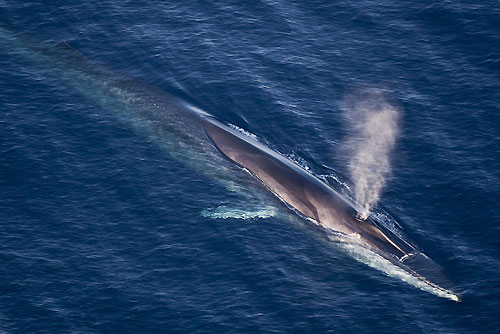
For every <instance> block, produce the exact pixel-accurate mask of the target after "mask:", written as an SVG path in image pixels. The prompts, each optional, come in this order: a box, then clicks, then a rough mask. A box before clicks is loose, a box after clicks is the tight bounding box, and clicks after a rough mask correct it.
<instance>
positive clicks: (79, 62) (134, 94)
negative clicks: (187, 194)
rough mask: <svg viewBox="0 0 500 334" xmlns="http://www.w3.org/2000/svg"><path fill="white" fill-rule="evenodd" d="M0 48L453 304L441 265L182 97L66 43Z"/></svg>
mask: <svg viewBox="0 0 500 334" xmlns="http://www.w3.org/2000/svg"><path fill="white" fill-rule="evenodd" d="M0 41H2V44H4V45H3V46H4V47H3V48H2V49H4V50H9V52H11V53H12V55H14V56H15V57H24V58H26V59H30V60H32V61H33V62H34V63H36V64H37V65H39V66H42V67H45V68H47V69H49V70H50V71H49V72H50V73H51V74H52V76H53V77H57V78H58V79H59V80H60V81H61V82H64V83H65V84H66V85H68V86H70V87H73V88H74V89H76V90H77V91H79V92H80V93H81V94H82V95H84V96H85V97H88V98H89V100H92V101H93V102H95V103H96V104H98V105H99V106H101V107H102V108H103V109H105V110H110V111H111V112H113V113H114V114H115V115H116V116H117V118H119V119H120V120H122V121H124V122H126V123H128V124H129V125H130V126H131V127H132V128H133V129H134V130H136V131H138V132H140V133H144V134H145V135H147V136H148V137H149V138H152V139H153V140H154V141H155V142H156V143H158V144H159V145H161V146H162V147H165V148H166V150H167V151H168V152H169V153H170V154H171V155H172V157H174V158H175V159H177V160H180V161H182V162H184V163H186V165H189V166H190V167H191V168H193V169H194V170H197V171H199V172H200V173H203V174H205V175H209V176H210V177H213V178H216V179H219V180H221V182H227V183H235V182H238V181H239V180H240V179H241V173H240V174H238V175H237V176H236V177H234V176H232V175H233V174H234V173H238V170H239V171H240V172H241V169H243V170H245V171H247V172H249V173H250V174H251V175H252V176H253V177H254V178H255V180H258V182H257V183H259V182H260V183H261V184H262V185H264V187H263V188H265V189H267V190H268V191H269V192H271V193H272V194H274V195H275V196H276V197H277V198H279V199H280V200H281V201H282V202H283V203H284V204H286V206H287V207H288V208H290V209H292V210H293V211H295V212H296V213H297V214H298V215H300V216H301V217H303V218H306V219H308V220H311V221H313V222H315V223H316V224H317V225H319V226H320V227H321V228H323V229H325V230H327V231H329V232H332V233H334V234H336V235H340V236H342V237H345V238H344V239H343V240H344V241H345V242H347V243H353V244H356V245H360V246H361V247H363V248H365V249H367V250H369V251H370V252H373V253H374V254H376V255H377V256H380V257H382V258H383V259H385V260H387V261H388V262H390V263H391V264H392V265H394V266H395V267H397V268H399V269H401V270H403V271H404V272H405V273H407V274H408V275H410V276H411V277H413V278H415V279H416V280H418V281H419V282H420V283H421V285H419V286H420V287H421V288H423V287H426V288H425V289H427V290H430V291H431V292H433V293H435V294H438V295H440V296H443V297H447V298H449V299H452V300H455V301H459V300H460V297H459V295H457V294H456V293H455V292H453V290H454V288H453V285H452V284H451V282H450V281H449V280H448V279H447V278H446V277H445V275H444V274H443V273H442V271H441V269H440V267H439V266H438V265H437V264H436V263H435V262H434V261H432V260H431V259H430V258H429V257H427V256H426V255H425V254H424V253H422V252H421V251H420V250H418V249H417V248H416V247H415V246H414V245H413V243H412V242H410V241H408V240H407V239H405V238H403V237H402V236H401V235H400V234H399V233H396V232H395V231H394V230H393V229H391V228H389V227H388V226H385V225H384V224H383V223H382V222H380V221H378V220H377V219H376V218H375V217H373V216H368V218H366V219H361V218H360V215H359V212H360V210H359V205H358V204H357V203H355V202H354V201H353V200H352V199H350V198H347V197H346V196H344V195H343V194H342V193H340V192H338V191H337V190H335V189H333V188H332V187H331V186H330V185H329V184H327V183H325V182H324V181H323V180H321V179H319V178H318V177H316V176H315V175H313V174H311V173H309V172H308V171H306V170H304V169H303V168H302V167H301V166H299V165H298V164H297V163H295V162H294V161H292V160H290V159H288V158H286V157H284V156H283V155H281V154H279V153H278V152H276V151H274V150H272V149H270V148H269V147H267V146H265V145H264V144H262V143H261V142H259V141H258V140H256V139H254V138H253V137H251V136H248V135H246V134H244V133H242V132H241V131H238V130H235V129H234V128H233V127H230V126H229V125H228V124H226V123H224V122H222V121H220V120H217V119H216V118H215V117H213V116H212V115H210V114H208V113H206V112H204V111H202V110H201V109H199V108H197V107H195V106H193V105H192V104H190V103H188V102H186V101H184V100H183V99H181V98H179V97H177V96H174V95H171V94H168V93H165V92H159V91H156V90H155V89H152V88H150V87H148V86H146V85H143V84H140V83H138V82H136V81H134V80H130V79H128V78H124V77H122V76H120V75H118V74H116V73H114V72H112V71H109V70H107V69H104V68H103V67H101V66H98V65H97V64H95V63H94V62H92V61H90V60H89V59H87V58H86V57H85V56H83V55H82V54H81V53H80V52H78V51H75V50H74V49H72V48H71V47H70V46H69V45H68V44H66V43H61V44H60V45H58V46H57V47H53V46H51V47H48V46H46V45H44V44H43V43H39V42H37V41H34V40H33V39H30V38H28V37H26V36H24V35H22V34H18V33H12V32H11V31H10V30H8V29H6V28H2V27H0Z"/></svg>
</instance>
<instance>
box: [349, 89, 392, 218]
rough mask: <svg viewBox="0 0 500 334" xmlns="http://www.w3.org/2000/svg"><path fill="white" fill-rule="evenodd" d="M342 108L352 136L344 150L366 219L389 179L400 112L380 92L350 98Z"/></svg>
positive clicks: (371, 91) (361, 213)
mask: <svg viewBox="0 0 500 334" xmlns="http://www.w3.org/2000/svg"><path fill="white" fill-rule="evenodd" d="M342 107H343V108H342V109H343V112H344V118H345V120H346V123H347V125H348V127H349V129H348V130H349V132H350V133H349V136H348V137H349V138H348V139H347V141H346V143H345V146H344V149H346V151H347V153H348V154H349V156H350V157H351V158H350V161H349V172H350V175H351V178H352V180H353V182H354V184H355V187H354V193H355V196H356V201H357V202H358V203H359V204H360V206H361V212H359V214H360V216H361V218H363V219H366V218H367V217H368V215H369V214H370V210H371V208H372V207H373V205H374V204H376V203H377V201H378V200H379V198H380V194H381V192H382V190H383V188H384V186H385V184H386V181H387V178H388V176H389V175H390V171H391V165H390V154H391V152H392V150H393V148H394V145H395V143H396V138H397V135H398V133H399V126H398V123H399V118H400V111H399V110H398V109H397V108H396V107H395V106H393V105H391V104H390V103H389V102H387V101H386V100H385V99H384V97H383V94H382V91H381V90H378V89H371V90H368V91H364V92H362V93H361V94H357V95H355V96H350V97H349V98H348V99H347V100H346V101H345V102H344V104H343V106H342Z"/></svg>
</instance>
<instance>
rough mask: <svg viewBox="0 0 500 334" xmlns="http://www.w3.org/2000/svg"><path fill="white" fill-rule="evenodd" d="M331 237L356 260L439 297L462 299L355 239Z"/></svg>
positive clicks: (454, 299) (338, 236) (456, 300)
mask: <svg viewBox="0 0 500 334" xmlns="http://www.w3.org/2000/svg"><path fill="white" fill-rule="evenodd" d="M329 238H330V239H331V240H332V241H335V245H337V246H338V247H339V248H340V249H341V250H342V251H344V252H346V253H347V254H348V255H349V256H351V257H353V258H354V259H355V260H356V261H359V262H361V263H364V264H366V265H368V266H370V267H372V268H374V269H377V270H380V271H382V272H383V273H384V274H386V275H387V276H390V277H394V278H398V279H400V280H402V281H404V282H406V283H408V284H410V285H412V286H414V287H416V288H419V289H420V290H422V291H426V292H430V293H432V294H434V295H436V296H438V297H442V298H447V299H450V300H453V301H455V302H459V301H460V298H459V297H458V296H457V295H456V294H454V293H453V292H451V291H448V290H445V289H443V288H438V287H435V286H433V285H431V284H429V283H428V282H425V281H424V280H422V279H419V278H418V277H416V276H414V275H412V274H411V273H409V272H407V271H405V270H404V269H403V268H401V267H399V266H397V265H395V264H393V263H392V262H391V261H389V260H387V259H385V258H384V257H382V256H380V255H379V254H377V253H375V252H373V251H371V250H369V249H368V248H366V247H363V246H362V245H360V244H357V243H356V241H355V240H354V239H353V240H348V239H350V238H348V237H345V236H340V235H331V236H330V237H329Z"/></svg>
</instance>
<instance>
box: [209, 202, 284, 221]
mask: <svg viewBox="0 0 500 334" xmlns="http://www.w3.org/2000/svg"><path fill="white" fill-rule="evenodd" d="M276 211H277V210H276V208H274V207H271V206H264V207H253V208H245V209H239V208H232V207H228V206H224V205H222V206H219V207H217V208H216V209H210V210H203V211H202V212H201V215H202V216H203V217H207V218H214V219H243V220H247V219H255V218H260V219H267V218H271V217H274V216H275V215H276Z"/></svg>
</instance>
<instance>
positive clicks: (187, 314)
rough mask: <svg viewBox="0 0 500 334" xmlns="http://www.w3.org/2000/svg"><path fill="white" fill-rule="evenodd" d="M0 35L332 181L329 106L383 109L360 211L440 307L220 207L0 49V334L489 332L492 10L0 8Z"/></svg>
mask: <svg viewBox="0 0 500 334" xmlns="http://www.w3.org/2000/svg"><path fill="white" fill-rule="evenodd" d="M0 18H1V21H0V23H1V27H2V29H4V28H6V29H9V30H10V31H14V32H16V33H22V34H23V35H25V36H29V37H30V38H33V39H34V40H37V41H40V42H41V43H44V45H54V46H56V45H57V44H58V43H60V42H61V41H65V42H67V43H68V44H70V45H71V46H72V47H73V48H74V49H76V50H78V51H79V52H81V53H82V54H83V55H84V57H86V58H87V59H90V60H91V61H92V62H95V63H98V64H100V65H102V66H103V67H105V68H108V69H110V70H111V71H113V73H117V74H119V75H122V76H124V77H128V78H133V79H134V80H136V81H137V82H141V83H144V84H146V85H147V86H149V87H151V88H152V90H155V91H158V92H162V91H163V92H167V93H170V94H173V95H175V96H178V97H180V98H182V99H185V100H187V101H189V102H190V103H192V104H193V105H195V106H197V107H198V108H200V109H201V110H204V111H206V112H208V113H210V114H212V115H215V116H216V117H218V118H220V119H223V120H225V121H227V122H230V123H232V124H234V125H235V126H237V127H239V128H241V129H244V130H245V131H247V132H249V133H251V134H253V135H255V136H257V137H258V138H259V140H261V141H263V142H265V143H268V144H269V145H270V146H272V147H273V148H274V149H276V150H278V151H279V152H281V153H282V154H284V155H286V156H288V157H291V158H293V159H294V160H295V161H297V162H300V163H301V164H302V165H303V166H306V167H311V168H313V167H314V166H315V167H318V166H323V165H324V166H328V167H330V168H332V169H333V170H335V171H338V172H339V173H340V174H343V175H347V176H348V175H350V171H349V163H350V161H351V158H352V150H349V149H346V146H345V145H346V143H349V140H347V139H346V138H352V137H353V136H354V137H356V135H357V133H356V131H357V130H356V129H357V128H356V127H353V126H352V124H351V123H352V122H351V123H350V122H348V121H346V117H345V112H346V111H345V109H346V105H349V103H350V101H361V102H363V103H364V104H363V105H365V106H366V105H367V106H368V107H369V106H370V101H371V100H370V99H371V98H372V97H373V94H374V92H375V94H376V95H377V96H383V99H384V101H386V102H387V103H388V104H389V105H391V106H393V107H394V108H395V109H397V110H398V112H399V114H400V122H399V131H398V133H397V137H396V142H395V147H394V150H393V154H392V155H391V156H390V162H391V164H390V169H389V171H390V173H385V174H383V176H384V178H385V179H386V185H385V188H384V189H383V192H382V193H381V196H380V203H382V204H383V205H384V207H385V208H386V209H387V210H388V211H390V212H391V213H393V214H394V216H396V217H397V218H398V221H399V223H400V224H401V225H402V227H403V229H404V232H405V233H406V234H407V235H408V236H409V237H410V238H411V239H412V240H413V241H414V242H415V243H416V244H418V245H419V246H420V248H421V249H422V250H424V251H425V253H426V254H428V255H429V256H430V257H431V258H433V259H434V260H435V261H436V262H437V263H439V264H440V265H441V266H442V267H443V270H444V271H445V273H446V274H447V276H448V277H449V278H450V279H451V280H452V281H453V282H454V283H455V285H456V289H457V291H459V292H460V294H461V295H462V302H459V303H457V302H453V301H450V300H448V299H445V298H440V297H438V296H436V295H434V294H431V293H429V292H426V291H422V290H420V289H418V288H416V287H414V286H412V285H411V284H407V283H406V282H404V281H402V280H401V279H399V278H398V277H394V276H393V275H388V274H387V273H384V272H383V271H381V270H377V268H372V267H370V266H367V265H365V264H364V263H362V262H360V261H356V260H355V259H353V257H352V256H349V254H347V253H346V252H343V251H342V250H340V249H339V248H338V247H335V246H334V245H332V243H330V242H328V241H327V240H325V239H324V238H323V237H322V235H321V232H319V229H318V228H317V227H316V226H314V225H313V224H311V223H309V222H306V221H302V220H301V219H300V218H298V217H293V215H292V214H290V213H287V212H288V211H287V209H286V208H285V207H284V206H282V205H281V204H280V203H279V202H278V201H277V200H273V199H272V198H270V197H265V196H266V195H265V194H263V195H262V196H264V197H265V199H266V205H253V204H251V203H245V202H242V201H241V200H240V199H239V197H238V194H237V193H235V192H234V191H230V190H228V189H226V188H225V187H223V186H221V184H219V183H218V182H216V181H214V179H212V178H208V177H206V176H204V175H202V174H200V173H197V172H195V171H194V170H192V169H190V168H187V167H186V166H185V165H184V164H182V163H181V162H179V161H178V160H176V159H173V158H172V156H171V155H170V154H168V152H166V150H165V149H164V148H163V147H162V145H161V143H160V145H159V143H158V142H157V141H155V140H152V139H151V138H150V137H148V136H145V135H144V134H143V133H142V132H141V131H137V129H134V128H133V127H131V126H130V124H128V123H127V122H126V121H124V120H123V119H120V118H117V117H115V115H113V113H110V112H109V111H108V110H106V109H105V108H103V107H102V105H101V104H99V103H98V102H96V101H95V100H93V99H92V97H91V96H90V97H89V96H85V95H84V94H81V93H80V92H79V91H78V90H77V89H75V88H74V87H71V85H68V84H66V82H65V80H61V78H59V77H58V74H57V73H59V74H60V73H61V70H59V72H57V71H56V75H54V73H53V72H52V71H51V69H50V68H48V67H47V66H40V64H37V63H36V62H33V61H32V60H30V59H29V57H28V58H26V57H21V56H20V54H19V52H17V51H16V50H14V49H13V48H12V44H11V43H10V41H9V40H8V38H5V36H3V35H2V36H0V37H1V38H0V112H1V116H2V117H1V118H0V222H1V224H2V226H1V229H0V259H1V261H0V277H1V278H2V279H1V282H0V332H2V333H186V332H188V333H192V332H202V333H206V332H216V333H269V332H275V333H291V332H293V333H328V332H330V333H387V332H392V333H407V332H412V333H497V332H498V328H500V320H499V316H500V255H499V251H500V241H499V240H500V210H499V209H500V205H499V204H498V200H499V198H500V196H499V189H500V116H499V103H500V76H499V74H500V20H499V18H500V5H499V3H498V2H496V1H494V2H486V1H485V2H479V1H477V2H472V1H442V2H436V3H430V2H426V1H408V2H405V3H404V4H403V3H402V2H398V1H385V0H381V1H368V0H363V1H279V0H277V1H264V0H263V1H257V2H254V1H178V2H171V1H106V0H103V1H99V2H84V3H82V1H54V2H50V3H49V2H42V1H13V0H11V1H6V0H4V1H0ZM53 66H54V67H57V62H56V63H54V64H53ZM63 70H64V69H63ZM235 186H237V185H235ZM261 190H262V189H259V188H255V189H254V191H255V192H259V191H261Z"/></svg>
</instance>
